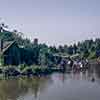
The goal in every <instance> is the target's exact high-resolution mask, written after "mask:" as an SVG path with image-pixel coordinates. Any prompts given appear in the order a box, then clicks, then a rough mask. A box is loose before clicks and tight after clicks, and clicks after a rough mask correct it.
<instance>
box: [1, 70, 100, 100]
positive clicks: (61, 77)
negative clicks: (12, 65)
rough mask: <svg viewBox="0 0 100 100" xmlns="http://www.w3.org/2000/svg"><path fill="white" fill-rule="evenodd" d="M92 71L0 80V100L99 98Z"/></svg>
mask: <svg viewBox="0 0 100 100" xmlns="http://www.w3.org/2000/svg"><path fill="white" fill-rule="evenodd" d="M99 76H100V75H99V74H98V73H96V72H94V71H91V72H89V71H87V72H85V73H83V72H76V73H66V74H63V73H53V74H51V75H48V76H42V77H32V78H17V79H5V80H0V100H100V78H99Z"/></svg>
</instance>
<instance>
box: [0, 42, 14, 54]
mask: <svg viewBox="0 0 100 100" xmlns="http://www.w3.org/2000/svg"><path fill="white" fill-rule="evenodd" d="M14 43H15V41H9V42H8V41H7V42H3V50H2V51H0V53H2V54H3V53H4V52H5V51H7V50H8V49H9V48H10V47H11V46H12V45H13V44H14ZM0 48H1V47H0Z"/></svg>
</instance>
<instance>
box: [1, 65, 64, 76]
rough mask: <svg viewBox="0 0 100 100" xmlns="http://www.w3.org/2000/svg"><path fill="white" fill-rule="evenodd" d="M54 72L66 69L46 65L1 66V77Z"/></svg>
mask: <svg viewBox="0 0 100 100" xmlns="http://www.w3.org/2000/svg"><path fill="white" fill-rule="evenodd" d="M53 72H65V70H64V69H62V68H58V67H51V68H50V67H46V66H37V65H33V66H24V65H20V66H2V67H0V78H2V77H10V76H14V77H19V76H27V77H31V76H42V75H48V74H51V73H53Z"/></svg>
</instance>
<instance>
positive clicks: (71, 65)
mask: <svg viewBox="0 0 100 100" xmlns="http://www.w3.org/2000/svg"><path fill="white" fill-rule="evenodd" d="M88 63H89V61H88V60H87V59H83V58H77V59H71V58H68V59H62V61H61V63H60V66H61V67H62V68H64V69H65V70H73V71H85V70H86V69H88Z"/></svg>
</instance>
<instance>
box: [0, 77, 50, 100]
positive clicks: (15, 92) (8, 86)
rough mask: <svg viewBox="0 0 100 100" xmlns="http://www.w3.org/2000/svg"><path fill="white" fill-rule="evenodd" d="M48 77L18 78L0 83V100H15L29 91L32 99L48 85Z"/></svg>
mask: <svg viewBox="0 0 100 100" xmlns="http://www.w3.org/2000/svg"><path fill="white" fill-rule="evenodd" d="M51 82H52V80H50V77H49V76H48V77H41V78H39V77H33V78H19V79H9V80H1V81H0V100H8V99H9V100H17V98H19V97H20V96H22V97H23V96H25V95H26V94H27V93H29V92H30V91H31V93H32V94H33V96H34V98H37V96H38V92H41V91H44V89H45V87H46V86H47V85H46V84H50V83H51Z"/></svg>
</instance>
